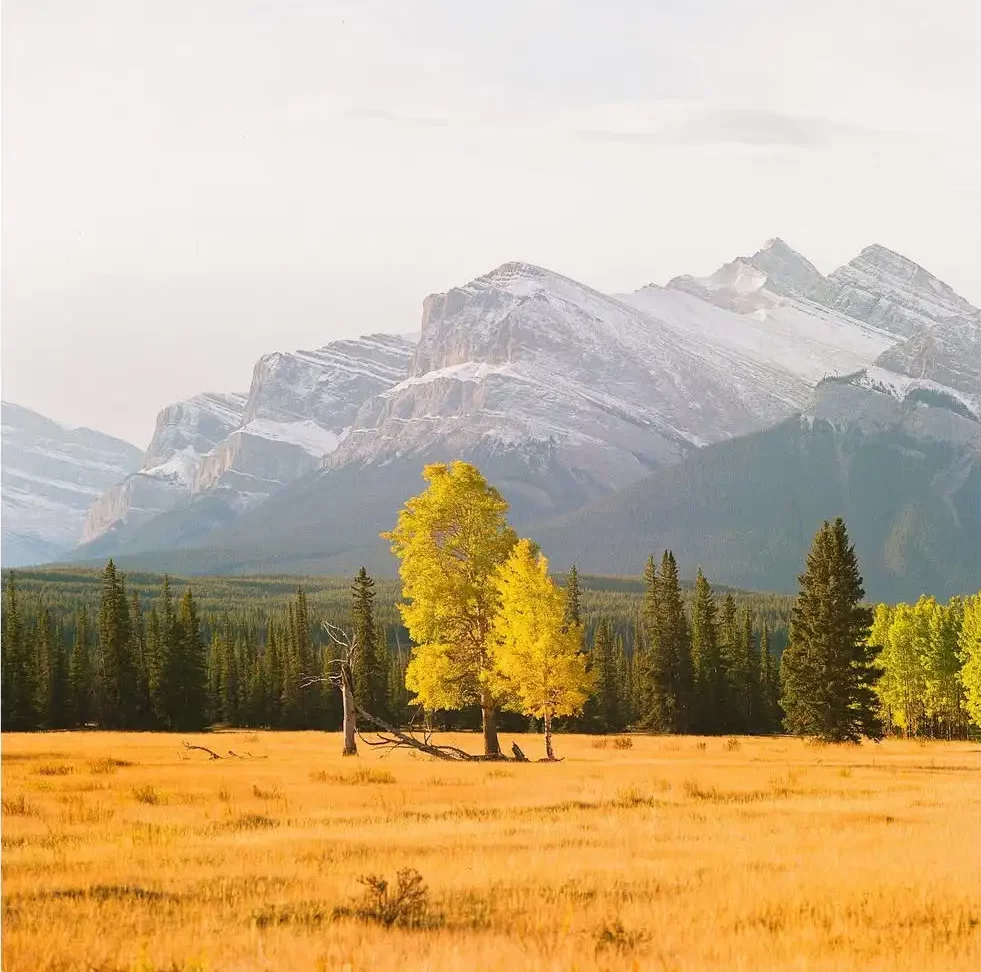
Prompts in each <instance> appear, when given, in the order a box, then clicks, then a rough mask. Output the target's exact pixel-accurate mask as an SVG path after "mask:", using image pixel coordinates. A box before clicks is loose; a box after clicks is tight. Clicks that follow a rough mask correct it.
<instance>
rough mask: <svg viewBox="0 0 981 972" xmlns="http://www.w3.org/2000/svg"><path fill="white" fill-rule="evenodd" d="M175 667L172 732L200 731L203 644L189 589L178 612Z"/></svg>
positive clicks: (203, 699)
mask: <svg viewBox="0 0 981 972" xmlns="http://www.w3.org/2000/svg"><path fill="white" fill-rule="evenodd" d="M175 640H176V648H177V665H176V679H175V685H174V687H175V689H176V695H175V701H176V707H175V711H174V713H173V717H172V719H173V727H174V728H175V729H181V730H187V729H201V728H203V727H204V725H205V724H206V718H205V714H206V711H207V701H208V693H207V682H206V667H205V654H204V641H203V639H202V637H201V624H200V622H199V621H198V612H197V605H196V604H195V603H194V596H193V595H192V593H191V588H189V587H188V588H187V589H186V590H185V591H184V595H183V597H181V600H180V604H179V606H178V610H177V637H176V639H175Z"/></svg>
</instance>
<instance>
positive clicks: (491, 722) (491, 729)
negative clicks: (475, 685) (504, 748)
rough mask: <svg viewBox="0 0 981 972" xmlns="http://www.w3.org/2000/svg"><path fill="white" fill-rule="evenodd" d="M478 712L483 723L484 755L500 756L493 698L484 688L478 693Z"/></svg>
mask: <svg viewBox="0 0 981 972" xmlns="http://www.w3.org/2000/svg"><path fill="white" fill-rule="evenodd" d="M480 713H481V715H482V716H483V724H484V755H485V756H500V755H501V744H500V743H499V742H498V741H497V712H496V711H495V708H494V699H493V698H492V696H491V694H490V691H489V690H488V689H486V688H485V689H482V690H481V693H480Z"/></svg>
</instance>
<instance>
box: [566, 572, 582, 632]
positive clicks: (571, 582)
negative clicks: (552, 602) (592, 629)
mask: <svg viewBox="0 0 981 972" xmlns="http://www.w3.org/2000/svg"><path fill="white" fill-rule="evenodd" d="M565 623H566V624H575V625H581V624H582V591H581V590H580V588H579V571H578V570H577V569H576V565H575V564H573V565H572V567H570V568H569V577H568V579H567V580H566V582H565Z"/></svg>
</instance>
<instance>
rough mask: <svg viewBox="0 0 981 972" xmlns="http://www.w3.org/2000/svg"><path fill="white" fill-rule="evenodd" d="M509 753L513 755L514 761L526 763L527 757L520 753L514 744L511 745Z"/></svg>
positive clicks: (518, 747) (519, 748) (517, 746)
mask: <svg viewBox="0 0 981 972" xmlns="http://www.w3.org/2000/svg"><path fill="white" fill-rule="evenodd" d="M511 752H512V753H514V758H515V761H516V762H518V763H527V762H528V757H527V756H525V754H524V753H523V752H522V751H521V747H520V746H519V745H518V744H517V743H516V742H513V743H511Z"/></svg>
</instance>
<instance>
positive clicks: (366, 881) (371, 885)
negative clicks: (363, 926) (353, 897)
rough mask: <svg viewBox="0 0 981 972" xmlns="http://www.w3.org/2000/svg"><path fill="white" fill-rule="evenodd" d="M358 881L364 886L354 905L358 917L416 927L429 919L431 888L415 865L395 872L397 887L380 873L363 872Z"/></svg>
mask: <svg viewBox="0 0 981 972" xmlns="http://www.w3.org/2000/svg"><path fill="white" fill-rule="evenodd" d="M358 883H359V884H361V885H363V886H364V892H363V894H362V895H361V898H360V900H359V901H358V902H357V903H356V904H355V907H354V914H355V915H356V916H357V917H358V918H361V919H362V920H364V921H373V922H376V923H377V924H379V925H384V926H385V927H386V928H391V927H392V926H393V925H403V926H409V927H412V926H415V925H420V924H422V922H423V921H424V920H425V918H426V916H427V912H428V910H429V889H428V888H427V887H426V885H425V883H424V882H423V879H422V875H421V874H420V873H419V872H418V871H417V870H416V869H415V868H412V867H406V868H402V870H400V871H399V872H398V873H397V874H396V875H395V885H394V887H393V886H392V885H390V884H389V882H388V881H387V880H385V878H383V877H379V876H378V875H377V874H366V875H362V876H361V877H359V878H358Z"/></svg>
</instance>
